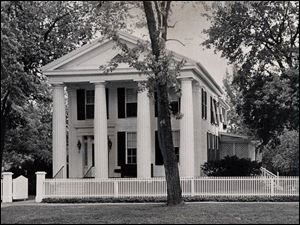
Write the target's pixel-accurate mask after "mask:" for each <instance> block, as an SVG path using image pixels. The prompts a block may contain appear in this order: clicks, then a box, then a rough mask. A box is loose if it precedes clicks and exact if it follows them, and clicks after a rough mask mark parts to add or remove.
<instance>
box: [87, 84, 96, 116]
mask: <svg viewBox="0 0 300 225" xmlns="http://www.w3.org/2000/svg"><path fill="white" fill-rule="evenodd" d="M88 92H93V99H94V101H93V102H92V103H88ZM88 106H93V117H92V118H88V116H87V115H88V114H87V111H88V110H87V107H88ZM84 110H85V111H84V112H85V119H86V120H93V119H94V118H95V90H93V89H85V106H84Z"/></svg>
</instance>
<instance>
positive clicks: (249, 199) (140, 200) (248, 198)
mask: <svg viewBox="0 0 300 225" xmlns="http://www.w3.org/2000/svg"><path fill="white" fill-rule="evenodd" d="M183 200H184V201H185V202H299V196H273V197H268V196H243V197H234V196H231V197H228V196H207V197H200V196H195V197H183ZM166 202H167V198H166V197H126V198H46V199H44V200H43V203H64V204H80V203H166Z"/></svg>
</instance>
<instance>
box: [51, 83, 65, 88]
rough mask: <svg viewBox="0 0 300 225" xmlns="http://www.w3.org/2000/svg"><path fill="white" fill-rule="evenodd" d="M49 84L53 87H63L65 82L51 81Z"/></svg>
mask: <svg viewBox="0 0 300 225" xmlns="http://www.w3.org/2000/svg"><path fill="white" fill-rule="evenodd" d="M51 86H52V87H53V88H64V87H65V84H64V83H63V82H58V83H51Z"/></svg>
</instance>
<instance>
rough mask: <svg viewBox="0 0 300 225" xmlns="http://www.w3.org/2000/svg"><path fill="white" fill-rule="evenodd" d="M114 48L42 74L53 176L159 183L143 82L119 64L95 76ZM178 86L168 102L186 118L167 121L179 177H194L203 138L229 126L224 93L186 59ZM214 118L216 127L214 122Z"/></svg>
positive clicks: (96, 45) (152, 114)
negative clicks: (47, 86) (49, 112)
mask: <svg viewBox="0 0 300 225" xmlns="http://www.w3.org/2000/svg"><path fill="white" fill-rule="evenodd" d="M120 38H121V39H122V40H123V41H124V42H126V43H127V44H128V45H129V46H134V45H135V44H136V43H137V39H136V38H134V37H132V36H130V35H127V34H121V35H120ZM113 46H114V42H113V41H112V40H108V41H104V42H99V41H95V42H92V43H91V44H88V45H86V46H83V47H81V48H79V49H78V50H75V51H73V52H71V53H69V54H68V55H66V56H63V57H62V58H60V59H58V60H56V61H54V62H52V63H50V64H48V65H46V66H45V67H44V68H43V73H44V74H45V75H46V76H47V77H48V78H49V81H50V83H51V84H52V86H53V175H54V176H55V177H61V178H66V177H67V176H68V177H72V178H82V177H85V176H86V177H96V178H109V177H120V176H122V174H125V176H127V175H128V176H137V177H139V178H149V177H151V176H164V169H163V165H162V163H161V155H159V154H160V152H159V146H158V144H157V142H158V140H157V137H156V136H157V134H156V131H157V118H156V110H155V99H152V98H150V97H149V95H148V91H147V90H143V91H138V86H139V82H140V81H143V80H145V79H146V76H145V75H143V74H140V72H139V71H137V70H134V69H133V68H130V67H128V65H123V64H121V65H120V66H119V68H117V69H116V70H114V71H113V72H111V73H103V71H101V70H100V69H99V66H100V65H104V64H106V63H108V62H109V60H111V59H112V58H113V57H116V56H117V55H118V51H119V50H118V49H114V48H113ZM175 56H176V57H178V59H180V58H182V56H180V55H177V54H175ZM178 79H180V83H181V97H180V99H179V97H178V96H176V95H173V96H170V98H171V108H172V110H173V109H174V110H175V111H176V110H177V112H178V111H180V113H181V114H182V115H183V116H182V118H181V119H180V120H177V119H176V118H175V117H172V121H171V122H172V130H173V139H174V145H175V150H176V151H177V152H176V154H177V155H178V161H179V170H180V176H181V177H194V176H199V175H200V165H201V164H202V163H203V162H205V161H207V159H208V154H209V153H208V151H207V149H208V144H209V143H208V139H207V133H211V134H213V135H215V136H217V135H218V132H219V131H225V129H224V127H225V126H224V125H225V124H226V121H225V119H223V121H221V119H220V118H222V117H223V118H225V117H226V110H227V109H228V106H227V105H226V104H225V103H224V101H222V100H221V97H222V90H221V88H220V87H219V86H218V85H217V84H216V82H215V81H214V79H213V78H212V77H211V76H210V75H209V74H208V72H207V71H206V70H205V69H204V67H203V66H201V64H199V63H197V62H194V61H193V60H190V59H187V63H186V65H185V66H184V68H183V69H182V71H181V75H180V76H179V77H178ZM65 91H66V93H67V100H68V101H67V103H68V104H67V108H66V104H65ZM203 93H206V97H204V96H205V94H204V95H203ZM208 96H209V97H211V98H210V99H211V102H209V101H208V100H207V99H209V98H208ZM205 99H206V100H205ZM214 101H215V102H216V103H217V104H214ZM209 103H210V104H211V105H210V107H211V109H212V112H211V114H209V113H207V111H209V110H208V109H207V108H208V105H209ZM205 112H206V113H205ZM205 114H206V117H205ZM66 115H68V120H67V121H66V119H67V116H66ZM203 115H204V117H203ZM212 118H214V121H218V123H216V122H215V124H214V123H212ZM66 125H68V129H67V126H66ZM67 137H68V138H67ZM210 143H211V142H210ZM214 143H215V145H214V146H215V148H216V146H217V141H216V142H214ZM132 171H133V172H132ZM126 174H127V175H126Z"/></svg>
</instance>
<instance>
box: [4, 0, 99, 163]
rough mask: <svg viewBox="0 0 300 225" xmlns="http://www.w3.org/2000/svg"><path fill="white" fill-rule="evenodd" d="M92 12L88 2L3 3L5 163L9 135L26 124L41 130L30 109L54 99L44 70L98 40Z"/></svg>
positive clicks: (14, 133) (30, 127) (29, 127)
mask: <svg viewBox="0 0 300 225" xmlns="http://www.w3.org/2000/svg"><path fill="white" fill-rule="evenodd" d="M91 9H92V5H91V4H90V3H88V2H73V1H66V2H64V1H54V2H51V1H2V2H1V165H2V155H3V151H4V147H5V143H6V142H7V140H6V138H7V133H9V136H10V137H12V135H19V134H17V133H16V132H14V131H13V130H12V129H16V130H18V129H21V131H23V129H25V127H26V126H28V129H30V132H35V131H33V130H31V129H34V128H33V127H32V125H31V123H35V122H37V121H34V120H35V119H33V120H31V119H30V118H27V117H28V116H29V117H30V115H31V114H30V113H29V112H30V110H29V109H30V105H31V104H33V105H34V104H36V105H39V106H41V105H43V104H42V103H43V102H49V100H50V99H49V98H50V97H49V96H51V93H49V86H48V85H47V83H46V78H45V77H44V76H43V75H42V74H41V73H40V72H39V68H40V67H41V66H42V65H44V64H47V63H48V62H50V61H52V60H54V59H56V58H58V57H61V56H62V55H64V54H66V53H68V52H70V51H71V50H73V49H75V48H76V47H78V46H80V45H82V44H84V43H86V42H87V41H88V40H90V39H91V38H92V35H93V34H94V32H95V20H94V18H93V16H92V15H90V12H91ZM98 28H99V29H100V25H99V26H98ZM99 29H98V30H99ZM28 110H29V112H28ZM16 137H18V136H16ZM15 140H16V139H15ZM11 144H13V143H11ZM8 148H11V147H10V146H8Z"/></svg>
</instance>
